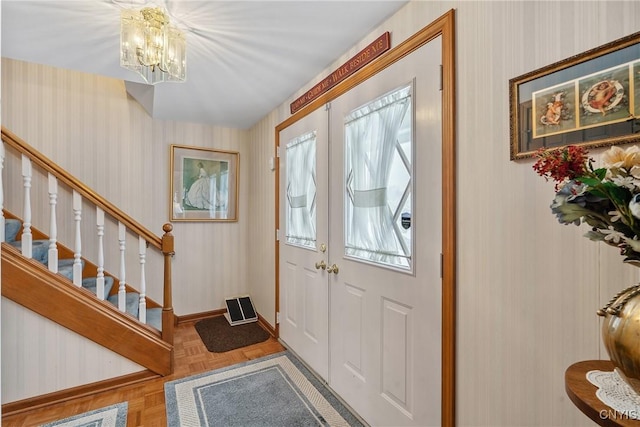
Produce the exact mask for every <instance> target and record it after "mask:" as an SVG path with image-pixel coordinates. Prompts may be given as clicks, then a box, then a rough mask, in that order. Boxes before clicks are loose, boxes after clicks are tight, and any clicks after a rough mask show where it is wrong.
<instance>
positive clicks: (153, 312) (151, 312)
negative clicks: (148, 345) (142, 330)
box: [147, 307, 162, 331]
mask: <svg viewBox="0 0 640 427" xmlns="http://www.w3.org/2000/svg"><path fill="white" fill-rule="evenodd" d="M147 325H149V326H153V327H154V328H156V329H157V330H159V331H162V308H160V307H156V308H148V309H147Z"/></svg>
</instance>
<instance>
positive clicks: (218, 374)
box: [164, 352, 362, 427]
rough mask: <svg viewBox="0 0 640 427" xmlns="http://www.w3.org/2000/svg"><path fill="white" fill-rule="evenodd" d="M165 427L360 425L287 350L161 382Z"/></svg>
mask: <svg viewBox="0 0 640 427" xmlns="http://www.w3.org/2000/svg"><path fill="white" fill-rule="evenodd" d="M164 392H165V397H166V405H167V424H168V426H169V427H197V426H224V427H231V426H242V427H249V426H251V427H254V426H269V427H272V426H296V427H300V426H362V424H361V423H360V422H359V421H358V419H357V418H356V417H355V416H354V415H353V414H352V413H351V412H350V411H349V410H348V409H347V408H346V407H345V406H344V405H342V403H340V401H339V400H338V399H337V398H336V397H335V396H334V395H333V394H332V393H331V392H330V391H329V390H328V389H327V388H325V387H324V386H323V385H322V383H321V382H320V381H318V379H317V378H316V377H315V376H314V375H312V374H311V373H310V372H309V371H308V370H307V369H306V368H305V367H304V365H303V364H302V363H300V361H299V360H297V359H296V358H295V357H294V356H293V355H291V354H290V353H289V352H283V353H278V354H275V355H272V356H267V357H263V358H260V359H256V360H252V361H250V362H245V363H242V364H240V365H234V366H232V367H229V368H223V369H218V370H215V371H211V372H208V373H205V374H200V375H196V376H192V377H188V378H183V379H180V380H175V381H171V382H167V383H165V385H164Z"/></svg>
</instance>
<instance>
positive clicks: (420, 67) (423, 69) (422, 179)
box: [329, 38, 442, 426]
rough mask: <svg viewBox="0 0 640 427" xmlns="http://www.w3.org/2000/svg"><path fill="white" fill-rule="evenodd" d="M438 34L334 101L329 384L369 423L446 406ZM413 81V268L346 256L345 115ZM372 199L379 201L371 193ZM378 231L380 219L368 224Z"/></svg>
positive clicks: (432, 418) (423, 421) (436, 419)
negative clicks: (443, 396)
mask: <svg viewBox="0 0 640 427" xmlns="http://www.w3.org/2000/svg"><path fill="white" fill-rule="evenodd" d="M440 58H441V42H440V39H439V38H438V39H435V40H434V41H432V42H430V43H429V44H427V45H425V46H423V47H422V48H420V49H419V50H417V51H415V52H413V53H412V54H411V55H409V56H408V57H405V58H403V59H402V60H401V61H399V62H396V63H395V64H393V65H392V66H390V67H389V68H387V69H385V70H384V71H382V72H380V73H379V74H377V75H375V76H373V77H372V78H370V79H368V80H367V81H365V82H363V83H361V84H360V85H359V86H357V87H355V88H354V89H352V90H351V91H349V92H348V93H346V94H344V95H342V96H341V97H339V98H337V99H336V100H334V101H333V102H332V104H331V109H330V115H331V119H330V122H331V130H330V138H331V145H330V163H329V164H330V169H331V172H330V178H329V179H330V184H329V188H330V202H329V209H330V213H329V222H330V224H331V228H330V234H329V246H330V247H331V249H332V251H331V256H330V257H329V260H330V263H331V264H333V263H335V264H337V265H338V267H339V273H338V274H330V275H329V283H330V284H329V286H330V303H329V304H330V316H329V319H330V329H329V336H330V341H329V343H330V370H329V385H330V386H331V388H332V389H334V390H335V391H336V392H337V393H338V394H339V395H340V396H341V397H342V398H343V399H345V401H346V402H347V403H348V404H349V405H350V406H352V407H353V408H354V409H355V410H356V411H357V412H358V413H359V414H360V415H361V416H362V417H363V418H364V419H365V420H366V421H367V422H369V423H370V424H372V425H397V426H399V425H420V426H424V425H438V424H439V423H440V419H441V417H440V408H441V394H440V390H441V302H442V293H441V278H440V253H441V241H442V240H441V229H442V227H441V212H442V209H441V200H442V195H441V175H442V174H441V170H442V169H441V159H442V155H441V144H442V138H441V116H442V115H441V92H440ZM411 82H413V91H412V94H411V102H412V107H413V108H414V111H415V114H414V116H413V117H414V119H415V120H414V123H413V132H414V135H413V141H414V143H413V148H412V150H411V154H412V164H413V182H412V187H411V188H412V192H411V195H412V198H413V205H412V212H411V219H410V222H411V224H410V228H413V235H412V236H413V237H412V238H411V239H410V247H411V252H410V267H409V268H404V271H403V268H390V267H388V266H381V265H376V264H375V262H368V261H362V260H358V259H355V258H354V257H352V256H345V225H344V221H345V213H344V212H345V204H346V203H347V202H345V199H346V198H347V197H349V195H348V194H346V193H347V188H348V179H349V178H348V177H347V176H345V171H344V164H345V155H346V153H345V130H344V122H345V119H344V118H345V117H347V116H348V115H349V114H350V113H351V112H352V111H354V110H355V109H357V108H359V107H361V106H363V105H365V104H367V103H368V102H370V101H372V100H375V99H376V98H378V97H380V96H381V95H384V94H386V93H389V92H390V91H392V90H394V89H397V88H400V87H402V86H403V85H406V84H408V83H411ZM372 203H373V202H372ZM365 228H369V229H374V231H373V232H374V233H375V232H376V231H375V230H376V224H369V225H368V227H365Z"/></svg>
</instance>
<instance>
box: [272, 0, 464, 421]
mask: <svg viewBox="0 0 640 427" xmlns="http://www.w3.org/2000/svg"><path fill="white" fill-rule="evenodd" d="M438 36H440V37H441V40H442V342H441V347H442V384H441V393H442V420H441V425H442V426H447V427H453V426H455V425H456V423H455V418H456V417H455V416H456V408H455V395H456V391H455V385H456V369H455V368H456V228H457V227H456V170H455V164H456V150H455V149H456V92H455V89H456V85H455V83H456V81H455V71H456V68H455V10H454V9H451V10H449V11H448V12H446V13H445V14H444V15H442V16H441V17H440V18H438V19H436V20H435V21H433V22H432V23H431V24H429V25H427V26H426V27H424V28H423V29H421V30H420V31H418V32H417V33H415V34H414V35H412V36H411V37H409V38H408V39H407V40H405V41H403V42H402V43H401V44H399V45H398V46H396V47H394V48H393V49H390V50H389V51H387V52H386V53H384V54H383V55H381V56H380V57H378V58H377V59H376V60H374V61H372V62H371V63H369V64H368V65H366V66H365V67H363V68H361V69H360V70H358V71H357V72H355V73H354V74H353V75H352V76H351V77H349V78H348V79H346V80H344V81H342V82H340V83H339V84H337V85H336V86H334V87H333V88H332V89H330V90H329V91H327V92H326V93H324V94H322V95H320V96H319V97H318V98H316V99H315V100H314V101H312V102H311V103H309V104H308V105H307V106H305V107H304V108H302V109H301V110H299V111H298V112H296V113H295V114H293V115H292V116H290V117H289V118H288V119H286V120H285V121H283V122H282V123H280V124H279V125H277V126H276V127H275V150H276V152H277V149H278V147H279V146H280V131H281V130H282V129H285V128H287V127H288V126H290V125H291V124H293V123H295V122H297V121H298V120H300V119H302V118H303V117H305V116H307V115H308V114H310V113H311V112H312V111H314V110H316V109H318V108H320V107H322V106H323V105H325V104H327V103H328V102H330V101H332V100H333V99H335V98H337V97H339V96H340V95H342V94H344V93H346V92H348V91H349V90H350V89H352V88H353V87H355V86H357V85H358V84H360V83H362V82H363V81H365V80H367V79H368V78H369V77H371V76H373V75H375V74H377V73H378V72H380V71H382V70H383V69H385V68H387V67H388V66H390V65H392V64H393V63H395V62H396V61H399V60H400V59H402V58H403V57H405V56H407V55H409V54H410V53H412V52H413V51H415V50H417V49H419V48H420V47H422V46H423V45H425V44H427V43H429V42H430V41H431V40H433V39H435V38H436V37H438ZM275 160H276V161H275V164H276V168H275V172H276V173H275V178H274V179H275V229H276V230H278V228H279V226H280V217H279V215H280V214H279V212H280V193H279V191H280V190H279V189H280V187H279V186H280V167H279V161H280V160H279V158H278V157H277V156H276V159H275ZM274 251H275V303H276V307H275V310H276V311H275V312H276V313H279V311H280V272H279V267H278V266H279V262H280V254H279V242H278V239H277V238H276V239H275V242H274ZM279 328H280V325H279V322H278V321H277V319H276V325H275V334H276V338H278V337H279Z"/></svg>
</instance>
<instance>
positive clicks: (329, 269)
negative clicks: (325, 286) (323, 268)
mask: <svg viewBox="0 0 640 427" xmlns="http://www.w3.org/2000/svg"><path fill="white" fill-rule="evenodd" d="M327 273H334V274H338V266H337V265H335V264H333V265H332V266H330V267H327Z"/></svg>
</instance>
